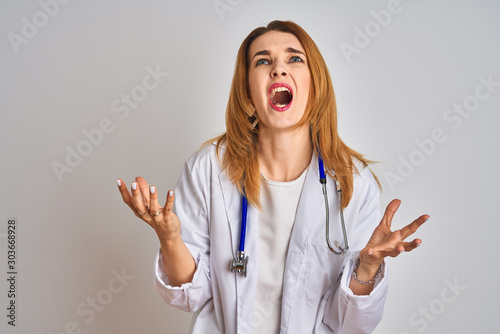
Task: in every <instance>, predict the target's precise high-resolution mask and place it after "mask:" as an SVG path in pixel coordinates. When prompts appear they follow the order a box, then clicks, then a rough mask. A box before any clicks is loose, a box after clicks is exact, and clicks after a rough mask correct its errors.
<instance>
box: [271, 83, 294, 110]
mask: <svg viewBox="0 0 500 334" xmlns="http://www.w3.org/2000/svg"><path fill="white" fill-rule="evenodd" d="M284 91H287V92H289V93H290V90H289V89H288V88H286V87H283V86H281V87H274V89H273V91H272V92H271V95H269V99H271V100H272V99H273V98H274V95H276V92H284ZM283 106H284V105H283Z"/></svg>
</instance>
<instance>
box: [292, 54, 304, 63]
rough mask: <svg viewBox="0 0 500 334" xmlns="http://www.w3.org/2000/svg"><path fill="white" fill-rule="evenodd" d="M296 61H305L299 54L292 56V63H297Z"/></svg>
mask: <svg viewBox="0 0 500 334" xmlns="http://www.w3.org/2000/svg"><path fill="white" fill-rule="evenodd" d="M295 62H303V60H302V58H300V57H299V56H293V57H292V58H290V63H295Z"/></svg>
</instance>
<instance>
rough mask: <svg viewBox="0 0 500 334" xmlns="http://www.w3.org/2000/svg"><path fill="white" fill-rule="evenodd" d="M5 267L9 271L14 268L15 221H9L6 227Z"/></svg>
mask: <svg viewBox="0 0 500 334" xmlns="http://www.w3.org/2000/svg"><path fill="white" fill-rule="evenodd" d="M7 239H8V241H7V243H8V246H7V248H8V249H9V250H8V251H7V260H8V261H7V265H8V267H9V269H10V270H15V266H16V221H15V220H9V221H8V225H7Z"/></svg>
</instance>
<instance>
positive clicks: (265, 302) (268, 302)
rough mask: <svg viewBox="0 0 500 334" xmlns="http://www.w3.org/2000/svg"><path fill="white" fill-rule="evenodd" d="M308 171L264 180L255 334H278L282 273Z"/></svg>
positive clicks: (260, 215)
mask: <svg viewBox="0 0 500 334" xmlns="http://www.w3.org/2000/svg"><path fill="white" fill-rule="evenodd" d="M306 173H307V168H306V170H305V171H304V172H303V173H302V175H300V176H299V177H298V178H297V179H296V180H293V181H290V182H277V181H271V180H268V179H266V177H265V176H264V175H262V178H261V203H262V212H259V214H258V224H259V235H258V250H259V251H258V263H259V265H258V283H257V293H256V296H255V309H256V310H257V311H259V312H258V313H256V314H259V315H261V317H260V318H259V319H253V320H254V321H253V323H254V324H255V328H254V333H279V328H280V320H281V295H282V290H283V272H284V269H285V260H286V255H287V251H288V244H289V241H290V236H291V234H292V227H293V223H294V221H295V214H296V212H297V206H298V203H299V199H300V194H301V192H302V187H303V185H304V180H305V178H306Z"/></svg>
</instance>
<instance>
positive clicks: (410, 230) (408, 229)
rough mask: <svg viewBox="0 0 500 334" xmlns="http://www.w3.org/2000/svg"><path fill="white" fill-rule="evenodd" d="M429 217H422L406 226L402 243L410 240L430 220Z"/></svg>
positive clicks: (402, 232) (403, 230)
mask: <svg viewBox="0 0 500 334" xmlns="http://www.w3.org/2000/svg"><path fill="white" fill-rule="evenodd" d="M429 218H430V217H429V215H422V216H420V217H418V218H417V219H415V220H414V221H413V222H411V223H410V224H408V225H406V226H405V227H403V228H402V229H401V241H403V240H405V239H406V238H408V237H409V236H410V235H412V234H413V233H415V232H416V231H417V230H418V228H419V227H420V226H422V224H423V223H425V222H426V221H428V220H429Z"/></svg>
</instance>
